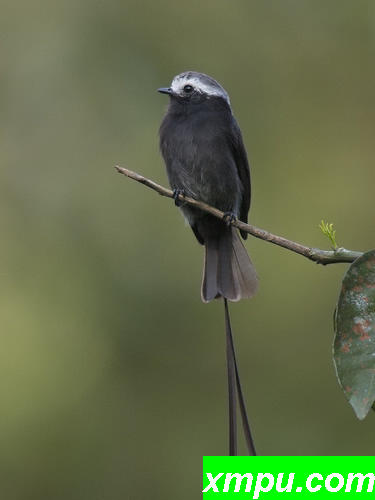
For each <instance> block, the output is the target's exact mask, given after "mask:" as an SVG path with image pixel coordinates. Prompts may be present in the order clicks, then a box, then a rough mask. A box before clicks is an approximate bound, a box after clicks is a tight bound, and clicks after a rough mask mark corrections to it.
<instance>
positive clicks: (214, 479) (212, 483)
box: [202, 472, 224, 493]
mask: <svg viewBox="0 0 375 500" xmlns="http://www.w3.org/2000/svg"><path fill="white" fill-rule="evenodd" d="M223 475H224V472H220V474H218V475H217V476H216V477H212V474H211V473H210V472H206V476H207V479H208V480H209V481H210V484H209V485H208V486H206V487H205V489H204V490H202V493H206V492H207V491H209V490H210V489H211V488H212V489H213V490H214V492H215V493H219V489H218V487H217V486H216V482H217V481H218V480H219V479H220V478H221V476H223Z"/></svg>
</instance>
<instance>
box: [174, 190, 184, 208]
mask: <svg viewBox="0 0 375 500" xmlns="http://www.w3.org/2000/svg"><path fill="white" fill-rule="evenodd" d="M180 195H181V196H185V191H184V190H183V189H174V190H173V199H174V204H175V205H176V207H180V206H181V204H182V202H181V201H180V199H179V196H180Z"/></svg>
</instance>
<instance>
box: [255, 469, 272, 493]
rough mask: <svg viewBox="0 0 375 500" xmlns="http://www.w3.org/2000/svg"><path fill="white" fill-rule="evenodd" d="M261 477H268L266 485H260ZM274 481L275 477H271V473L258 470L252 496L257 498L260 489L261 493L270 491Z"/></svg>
mask: <svg viewBox="0 0 375 500" xmlns="http://www.w3.org/2000/svg"><path fill="white" fill-rule="evenodd" d="M263 479H268V484H267V486H262V480H263ZM274 482H275V479H274V478H273V475H272V474H268V472H266V473H265V474H263V473H262V472H259V474H258V477H257V482H256V484H255V488H254V496H253V498H259V493H260V492H261V491H262V492H263V493H267V492H268V491H270V490H271V489H272V487H273V484H274Z"/></svg>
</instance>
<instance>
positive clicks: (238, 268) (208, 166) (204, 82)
mask: <svg viewBox="0 0 375 500" xmlns="http://www.w3.org/2000/svg"><path fill="white" fill-rule="evenodd" d="M158 92H160V93H162V94H167V95H168V96H169V105H168V108H167V111H166V113H165V116H164V118H163V120H162V123H161V126H160V130H159V137H160V151H161V154H162V157H163V159H164V162H165V164H166V169H167V175H168V179H169V184H170V186H171V188H172V190H173V197H174V198H175V202H176V205H178V206H179V207H180V209H181V211H182V213H183V215H184V217H185V219H186V220H187V222H188V223H189V224H190V226H191V229H192V230H193V233H194V235H195V237H196V239H197V240H198V242H199V243H200V244H201V245H204V248H205V255H204V268H203V279H202V287H201V298H202V301H203V302H205V303H207V302H210V301H211V300H213V299H215V298H220V297H223V298H224V299H227V300H229V301H233V302H236V301H239V300H240V299H243V298H250V297H252V296H253V295H254V294H255V293H256V291H257V288H258V278H257V274H256V271H255V268H254V265H253V264H252V262H251V260H250V257H249V255H248V253H247V251H246V249H245V247H244V245H243V243H242V241H241V239H240V235H239V231H238V230H237V229H236V228H235V227H234V226H232V224H231V222H232V221H233V220H235V219H238V220H240V221H242V222H245V223H247V221H248V212H249V208H250V200H251V182H250V168H249V162H248V158H247V153H246V149H245V146H244V142H243V139H242V134H241V130H240V127H239V125H238V124H237V121H236V119H235V117H234V115H233V112H232V108H231V103H230V99H229V95H228V93H227V92H226V90H225V89H224V88H223V87H222V86H221V85H220V84H219V83H218V82H217V81H216V80H215V79H214V78H212V77H210V76H208V75H206V74H204V73H198V72H196V71H185V72H183V73H181V74H178V75H177V76H175V77H174V78H173V80H172V83H171V85H170V87H162V88H159V89H158ZM181 195H183V196H189V197H191V198H194V199H195V200H199V201H202V202H204V203H206V204H208V205H211V206H213V207H215V208H217V209H219V210H221V211H222V212H224V217H223V219H222V220H221V219H218V218H217V217H214V216H213V215H211V214H208V213H205V212H203V211H202V210H200V209H198V208H195V207H192V206H189V205H187V204H184V203H183V202H181V201H179V200H180V196H181ZM240 233H241V236H242V238H243V239H246V238H247V233H246V232H245V231H241V232H240Z"/></svg>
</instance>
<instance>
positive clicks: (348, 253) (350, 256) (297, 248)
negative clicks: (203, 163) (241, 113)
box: [115, 166, 363, 265]
mask: <svg viewBox="0 0 375 500" xmlns="http://www.w3.org/2000/svg"><path fill="white" fill-rule="evenodd" d="M115 168H116V170H117V171H118V172H119V173H120V174H124V175H126V177H129V178H130V179H134V180H135V181H137V182H140V183H141V184H144V185H145V186H147V187H149V188H151V189H153V190H154V191H157V192H158V193H159V194H161V195H162V196H166V197H168V198H173V191H171V190H170V189H167V188H165V187H163V186H161V185H160V184H157V183H156V182H154V181H152V180H150V179H147V178H146V177H143V176H142V175H139V174H137V173H136V172H132V171H131V170H128V169H127V168H124V167H119V166H116V167H115ZM178 198H179V200H180V201H182V202H184V203H186V204H188V205H191V206H193V207H196V208H199V209H201V210H203V211H204V212H207V213H209V214H211V215H214V216H215V217H218V218H219V219H222V218H223V216H224V212H222V211H221V210H218V209H217V208H214V207H211V206H210V205H207V204H206V203H203V202H202V201H197V200H194V199H193V198H189V197H188V196H184V195H181V194H180V195H179V196H178ZM232 226H234V227H237V228H238V229H241V231H245V232H246V233H249V234H251V235H252V236H255V238H260V239H261V240H265V241H269V242H270V243H273V244H274V245H278V246H280V247H283V248H286V249H287V250H291V251H292V252H295V253H298V254H300V255H303V256H304V257H306V258H307V259H309V260H312V261H314V262H317V263H318V264H323V265H326V264H336V263H338V262H354V261H355V260H356V259H358V257H360V256H361V255H362V254H363V252H355V251H353V250H347V249H346V248H336V249H335V250H320V249H319V248H311V247H307V246H305V245H301V243H296V242H295V241H291V240H287V239H286V238H283V237H282V236H277V235H276V234H272V233H269V232H268V231H265V230H264V229H259V228H258V227H255V226H252V225H251V224H245V223H244V222H241V221H240V220H238V219H236V220H234V221H232Z"/></svg>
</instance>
